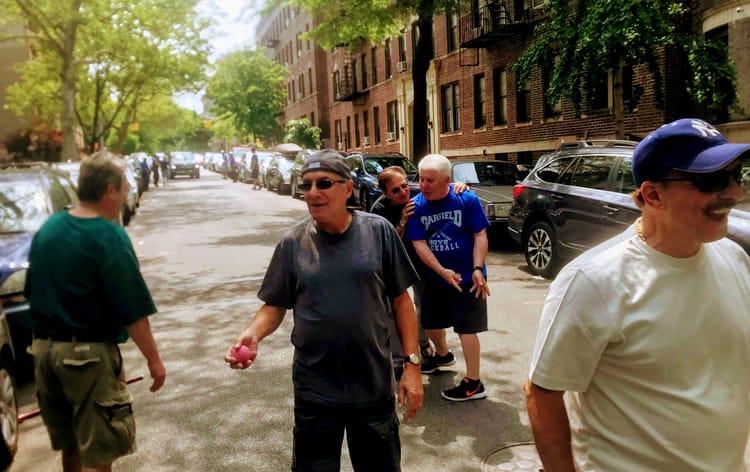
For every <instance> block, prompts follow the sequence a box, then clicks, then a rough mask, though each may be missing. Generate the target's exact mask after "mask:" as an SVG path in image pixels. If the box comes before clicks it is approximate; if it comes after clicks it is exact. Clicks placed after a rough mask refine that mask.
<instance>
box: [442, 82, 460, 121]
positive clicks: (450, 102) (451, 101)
mask: <svg viewBox="0 0 750 472" xmlns="http://www.w3.org/2000/svg"><path fill="white" fill-rule="evenodd" d="M440 95H441V98H442V102H443V116H442V118H443V123H442V132H443V133H450V132H452V131H458V130H459V129H460V127H461V126H460V122H459V105H460V102H459V94H458V83H457V82H456V83H453V84H450V85H445V86H443V87H442V88H441V89H440Z"/></svg>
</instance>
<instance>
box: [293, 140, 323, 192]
mask: <svg viewBox="0 0 750 472" xmlns="http://www.w3.org/2000/svg"><path fill="white" fill-rule="evenodd" d="M316 152H317V151H316V150H314V149H303V150H301V151H300V152H298V153H297V157H295V158H294V162H293V163H292V182H291V187H292V189H291V194H292V198H297V197H298V196H300V197H301V196H302V195H303V192H302V190H300V189H299V183H300V182H302V166H303V165H305V162H307V160H308V159H309V158H310V156H314V155H315V153H316Z"/></svg>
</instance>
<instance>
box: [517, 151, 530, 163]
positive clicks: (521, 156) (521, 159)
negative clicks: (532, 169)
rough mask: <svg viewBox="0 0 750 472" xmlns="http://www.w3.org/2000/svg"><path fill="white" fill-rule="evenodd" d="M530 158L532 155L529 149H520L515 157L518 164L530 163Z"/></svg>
mask: <svg viewBox="0 0 750 472" xmlns="http://www.w3.org/2000/svg"><path fill="white" fill-rule="evenodd" d="M532 158H533V155H532V154H531V151H521V152H519V153H518V156H517V157H516V162H517V163H518V164H524V165H531V160H532Z"/></svg>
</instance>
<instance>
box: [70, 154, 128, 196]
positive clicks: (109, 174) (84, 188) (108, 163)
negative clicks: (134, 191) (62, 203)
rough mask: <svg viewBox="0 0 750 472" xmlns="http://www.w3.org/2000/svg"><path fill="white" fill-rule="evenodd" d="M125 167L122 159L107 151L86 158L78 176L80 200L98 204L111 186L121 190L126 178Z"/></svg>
mask: <svg viewBox="0 0 750 472" xmlns="http://www.w3.org/2000/svg"><path fill="white" fill-rule="evenodd" d="M125 165H126V164H125V162H124V161H123V160H122V159H120V158H119V157H117V156H115V155H114V154H112V153H109V152H107V151H99V152H97V153H94V154H92V155H91V156H89V157H86V158H84V159H83V160H82V161H81V172H80V174H79V175H78V192H77V193H78V199H79V200H81V201H82V202H88V203H96V202H98V201H99V200H101V199H102V197H103V196H104V194H105V193H106V192H107V185H109V184H112V185H113V186H114V187H115V188H116V189H117V190H119V189H120V188H121V186H122V181H123V180H124V178H125V174H124V172H123V171H124V170H125Z"/></svg>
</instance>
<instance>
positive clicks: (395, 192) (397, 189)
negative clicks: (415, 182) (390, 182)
mask: <svg viewBox="0 0 750 472" xmlns="http://www.w3.org/2000/svg"><path fill="white" fill-rule="evenodd" d="M408 188H409V183H408V182H404V183H403V184H401V185H399V186H398V187H393V188H392V189H391V195H398V194H399V193H401V191H402V190H406V189H408Z"/></svg>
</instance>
